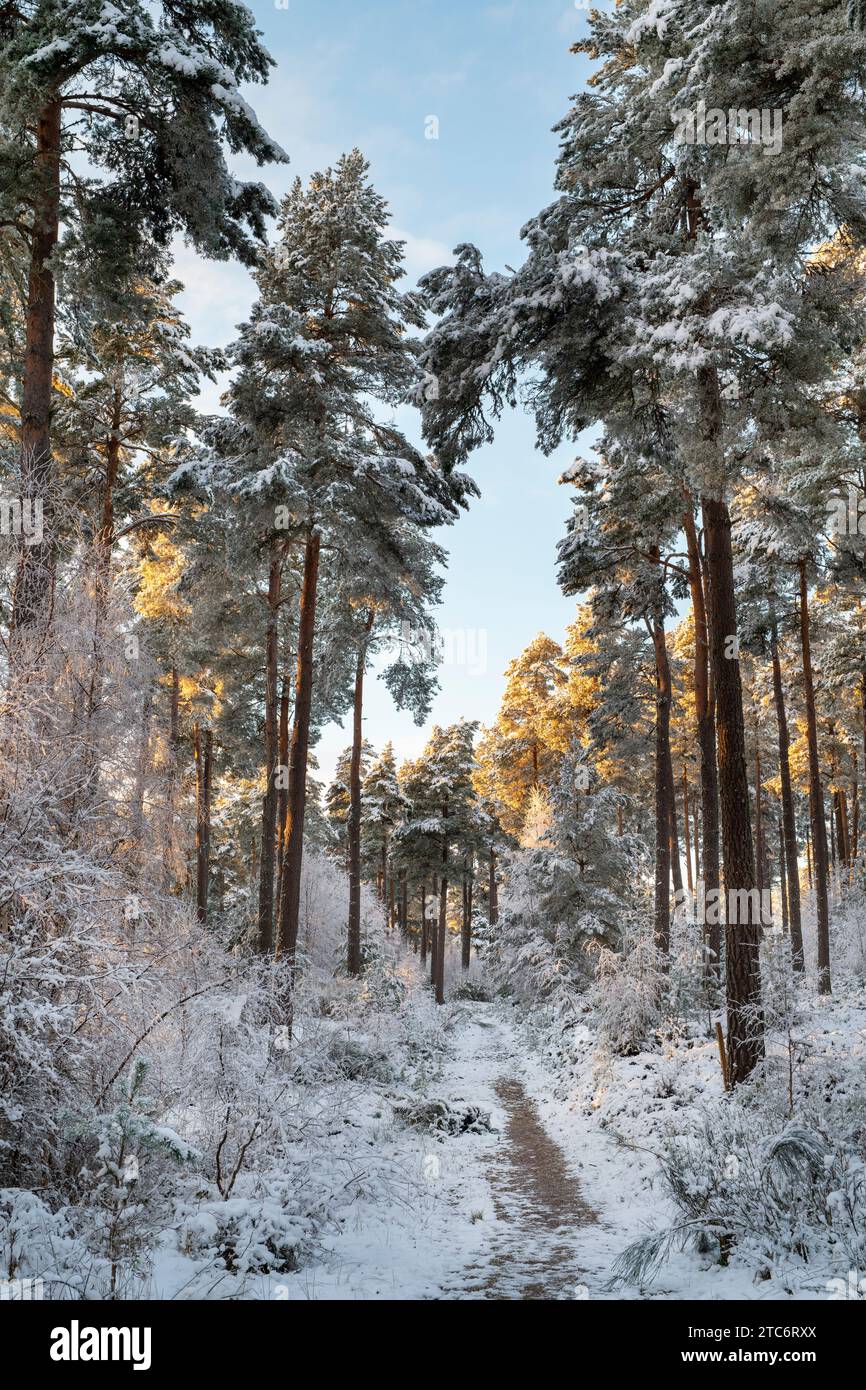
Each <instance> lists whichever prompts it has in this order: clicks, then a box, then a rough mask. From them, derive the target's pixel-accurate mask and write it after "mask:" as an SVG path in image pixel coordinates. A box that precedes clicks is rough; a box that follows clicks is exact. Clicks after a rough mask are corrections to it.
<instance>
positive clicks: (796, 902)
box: [770, 598, 805, 971]
mask: <svg viewBox="0 0 866 1390" xmlns="http://www.w3.org/2000/svg"><path fill="white" fill-rule="evenodd" d="M770 656H771V659H772V665H773V700H774V703H775V706H776V729H777V732H778V740H779V780H780V782H781V784H782V827H783V831H784V845H785V869H786V873H785V878H786V880H787V890H788V919H789V922H790V930H791V960H792V963H793V966H794V969H795V970H797V971H802V970H804V969H805V964H804V957H803V925H802V919H801V916H800V870H799V865H798V862H797V861H798V857H799V856H798V850H797V822H796V817H795V815H794V794H793V792H792V790H791V758H790V738H789V735H788V716H787V714H786V712H785V692H784V689H783V687H782V665H781V662H780V661H779V635H778V628H777V624H776V613H775V608H774V606H773V602H772V598H771V602H770Z"/></svg>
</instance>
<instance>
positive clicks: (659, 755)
mask: <svg viewBox="0 0 866 1390" xmlns="http://www.w3.org/2000/svg"><path fill="white" fill-rule="evenodd" d="M653 553H654V554H657V553H658V552H657V551H656V552H653ZM651 633H652V639H653V650H654V652H655V665H656V747H655V755H656V756H655V802H656V804H655V817H656V850H655V931H654V936H655V944H656V947H657V949H658V950H659V951H660V952H661V954H662V956H663V957H665V958H666V957H667V956H668V955H669V953H670V947H671V902H670V895H671V882H670V879H671V812H670V766H671V761H670V718H671V676H670V665H669V663H668V654H667V646H666V644H665V630H664V623H663V621H662V619H661V617H660V616H659V615H658V614H654V615H653V620H652V627H651Z"/></svg>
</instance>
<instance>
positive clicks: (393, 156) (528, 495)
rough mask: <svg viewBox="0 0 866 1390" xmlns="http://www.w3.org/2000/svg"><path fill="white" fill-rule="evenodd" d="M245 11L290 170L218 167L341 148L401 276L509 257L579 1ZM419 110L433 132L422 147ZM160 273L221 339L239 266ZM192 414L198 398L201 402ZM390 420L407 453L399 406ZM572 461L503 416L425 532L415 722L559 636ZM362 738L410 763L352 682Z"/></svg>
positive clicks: (343, 733) (446, 712)
mask: <svg viewBox="0 0 866 1390" xmlns="http://www.w3.org/2000/svg"><path fill="white" fill-rule="evenodd" d="M603 7H604V0H598V3H596V8H603ZM250 8H251V9H252V11H253V13H254V14H255V16H256V19H257V22H258V24H259V27H260V28H261V29H262V31H263V33H264V35H265V40H266V43H267V46H268V48H269V49H270V51H271V53H272V55H273V57H274V58H275V59H276V61H277V67H276V69H275V71H274V76H273V78H272V81H271V84H270V86H269V87H267V88H264V89H259V88H253V89H251V91H250V93H249V96H250V100H251V102H252V104H253V106H254V107H255V109H256V111H257V113H258V115H259V118H260V120H261V121H262V123H263V124H264V125H265V126H266V128H267V129H268V131H269V132H270V134H271V135H272V136H273V137H274V138H275V139H276V140H277V141H278V142H279V143H280V145H282V147H283V148H284V149H285V150H286V151H287V153H288V154H289V156H290V160H291V163H290V165H289V166H288V167H282V168H280V167H276V168H273V169H269V170H266V171H264V174H262V173H256V174H253V167H252V166H251V165H250V164H249V163H245V162H244V161H236V162H235V163H234V164H233V166H232V167H233V168H234V169H235V170H236V172H238V173H239V174H240V175H241V176H243V177H249V176H255V177H259V178H262V177H264V180H265V182H267V183H268V184H269V186H270V187H271V188H272V189H273V191H274V192H275V193H276V194H277V195H278V196H279V195H281V194H282V193H283V192H284V190H285V189H286V187H287V185H288V183H289V181H290V180H291V179H293V178H294V177H295V176H296V175H299V176H300V177H301V178H302V179H305V178H306V177H307V176H308V175H309V174H311V173H312V172H313V171H314V170H316V169H320V168H323V167H325V166H326V165H328V164H332V163H333V162H334V161H335V160H336V159H337V158H338V157H339V155H340V154H341V153H343V152H344V151H345V150H348V149H351V148H352V147H353V146H355V145H357V146H358V147H359V148H360V149H361V150H362V151H363V153H364V154H365V156H366V157H367V159H368V160H369V161H370V165H371V170H370V176H371V178H372V181H373V183H374V184H375V186H376V188H377V189H378V191H379V192H380V193H381V194H382V195H383V196H384V197H385V198H386V199H387V200H388V202H389V204H390V207H391V210H392V215H393V228H394V232H395V235H397V236H399V237H400V238H401V239H402V240H404V241H405V242H406V259H407V273H408V277H409V279H410V281H411V282H412V283H414V282H415V281H416V280H417V278H418V276H419V275H422V274H424V272H425V271H427V270H430V269H432V268H433V267H435V266H437V265H442V264H444V263H446V262H448V261H450V260H451V259H452V256H451V252H452V249H453V247H454V246H456V245H457V244H458V243H460V242H462V241H471V242H474V243H475V244H476V245H478V246H479V247H480V248H481V250H482V252H483V254H484V259H485V264H486V266H487V267H488V268H489V269H503V268H504V267H505V266H506V265H512V266H516V265H518V264H519V263H520V261H521V260H522V259H523V248H522V245H521V242H520V237H519V232H520V228H521V227H522V226H523V224H524V223H525V222H526V221H527V220H528V219H529V218H530V217H532V216H534V215H535V213H537V212H538V211H539V210H540V209H541V208H542V207H543V206H545V205H546V204H547V203H548V202H550V201H552V198H553V176H554V159H555V154H556V147H557V140H556V136H555V135H554V134H553V133H552V130H551V127H552V126H553V124H554V123H555V122H556V121H557V120H558V119H559V118H560V117H561V116H563V115H564V114H565V112H566V110H567V107H568V104H569V97H570V96H571V95H573V94H574V92H576V91H577V90H579V89H580V88H581V87H582V86H583V82H584V79H585V76H586V73H587V71H588V68H587V63H586V60H585V59H584V58H583V57H576V56H574V55H572V54H570V53H569V51H568V50H569V46H570V44H571V43H573V42H574V41H575V40H576V39H577V38H579V37H580V36H581V35H582V34H583V33H585V31H586V10H585V9H584V8H578V7H577V6H576V5H575V4H574V3H573V0H511V3H506V4H498V5H485V4H478V3H472V0H411V3H410V0H404V2H403V3H397V0H327V3H325V2H323V0H289V3H288V5H286V6H284V5H283V4H282V3H281V0H256V2H255V3H252V4H251V5H250ZM431 117H435V118H436V121H437V122H438V139H428V138H426V134H427V132H429V131H430V130H431V129H433V128H435V127H434V126H433V123H432V122H431V121H430V118H431ZM176 274H177V276H178V278H179V279H181V280H183V281H184V283H185V284H186V287H187V288H186V293H185V294H184V296H183V298H182V301H181V302H182V305H183V308H184V310H185V312H186V314H187V316H188V318H189V321H190V323H191V325H192V329H193V335H194V338H195V340H196V341H197V342H200V343H204V344H208V345H214V346H215V345H222V344H225V343H228V342H230V341H231V340H232V338H233V336H234V328H235V325H236V324H238V323H239V322H241V321H242V320H243V319H244V318H245V317H246V316H247V314H248V312H249V308H250V305H251V303H252V300H253V297H254V286H253V284H252V281H251V280H250V278H249V276H248V275H247V273H246V272H245V271H244V270H243V269H242V268H241V267H238V266H233V265H221V264H214V263H212V262H206V261H203V260H202V259H201V258H200V257H197V256H196V255H194V254H193V253H192V252H188V251H186V250H181V252H180V254H179V257H178V261H177V265H176ZM206 404H207V406H208V407H209V408H210V407H213V406H215V404H216V402H215V399H214V396H213V394H212V395H211V396H210V397H209V398H207V399H206ZM400 423H401V425H402V426H403V428H404V429H405V431H406V433H407V434H408V435H409V436H410V438H412V439H413V440H415V441H416V442H420V437H419V431H418V420H417V416H416V414H415V413H414V412H413V411H411V410H406V411H404V412H401V416H400ZM580 451H581V446H580V445H569V446H566V447H564V448H562V449H560V450H559V451H558V453H557V454H556V455H555V456H553V457H551V458H547V459H546V458H544V457H543V456H542V455H540V454H539V453H537V452H536V450H535V447H534V428H533V422H532V420H531V419H530V418H529V417H526V416H523V415H521V414H518V413H516V414H512V415H510V416H509V417H508V418H506V419H504V420H503V422H502V424H501V426H500V428H499V430H498V432H497V437H496V441H495V443H494V445H493V446H492V447H489V448H484V449H482V450H480V451H479V452H478V453H477V454H476V455H475V456H474V458H473V459H472V461H471V463H470V465H469V470H468V471H469V472H470V473H471V474H472V475H473V476H474V478H475V479H476V481H477V483H478V484H479V486H480V489H481V493H482V495H481V498H480V499H479V500H476V501H475V502H474V503H473V504H472V506H471V509H470V511H469V512H468V514H464V515H463V516H462V517H461V519H460V520H459V521H458V522H457V523H456V525H454V526H452V527H450V528H448V529H447V530H445V531H443V532H442V533H440V535H439V539H440V540H441V542H442V544H443V545H444V546H445V547H446V549H447V550H448V551H449V553H450V563H449V567H448V582H447V586H446V591H445V600H444V603H443V604H442V605H441V607H440V608H439V609H437V610H436V620H437V623H438V625H439V627H440V629H442V630H443V631H444V633H445V635H446V637H447V639H448V642H449V646H450V648H451V650H452V655H453V658H454V659H453V660H452V661H450V662H449V663H447V664H446V665H445V666H444V667H443V668H442V669H441V672H440V685H441V691H440V694H439V695H438V697H437V699H436V701H435V704H434V707H433V710H432V714H431V717H430V723H433V722H436V723H440V724H447V723H451V722H452V721H454V720H456V719H458V718H460V716H461V715H463V716H465V717H466V718H468V719H480V720H481V721H482V723H486V722H489V721H490V720H491V719H492V718H493V716H494V715H495V713H496V709H497V707H498V704H499V700H500V698H501V694H502V687H503V679H502V673H503V671H504V670H505V667H506V665H507V664H508V662H509V661H510V660H511V658H512V657H514V656H516V655H517V654H518V653H519V652H520V651H521V650H522V648H523V647H524V646H525V645H526V644H527V642H529V641H530V640H531V638H532V637H534V636H535V634H536V633H537V632H538V631H540V630H542V629H543V630H545V631H546V632H548V633H550V635H551V636H553V637H555V638H557V639H559V638H561V637H562V634H563V632H564V629H565V626H566V624H567V623H568V621H569V620H570V618H571V616H572V615H573V612H574V606H575V605H574V601H573V600H571V599H565V598H563V596H562V595H561V594H560V592H559V589H558V587H557V584H556V573H555V547H556V542H557V540H558V539H559V538H560V536H561V535H562V534H563V533H564V529H565V520H566V517H567V515H568V512H569V497H568V490H567V489H566V488H562V487H557V485H556V478H557V476H558V474H559V473H560V472H561V471H562V469H563V467H564V466H565V464H567V463H568V462H570V461H571V459H572V458H573V457H574V455H575V454H576V453H578V452H580ZM348 727H349V726H348V723H347V724H346V726H345V727H344V728H340V727H339V726H332V727H330V728H328V729H326V730H325V732H324V734H323V736H322V738H321V740H320V742H319V745H318V747H317V750H316V751H317V756H318V758H319V760H320V763H321V773H320V775H321V776H323V777H325V778H326V779H327V778H328V777H330V774H331V771H332V769H333V765H334V761H335V759H336V757H337V755H338V754H339V752H340V751H341V750H342V749H343V748H344V747H345V746H346V744H347V743H348V741H349V734H348ZM365 736H366V737H367V738H368V739H369V741H370V742H371V743H372V744H373V746H374V747H375V748H376V749H379V748H381V746H382V744H383V743H384V742H385V741H386V740H387V739H389V738H390V739H393V741H394V745H395V749H396V752H397V756H398V759H400V758H403V757H412V756H415V755H416V754H417V753H418V752H419V751H420V749H421V747H422V746H423V744H424V741H425V739H426V732H425V730H423V729H417V728H416V727H415V725H414V724H413V722H412V720H411V718H410V717H409V716H408V715H405V714H401V713H400V712H399V711H396V710H395V709H394V707H393V705H392V703H391V700H390V697H389V696H388V692H387V690H386V689H385V686H384V685H383V684H382V682H380V681H378V680H376V679H374V678H370V679H369V680H368V684H367V698H366V719H365Z"/></svg>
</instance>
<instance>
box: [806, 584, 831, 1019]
mask: <svg viewBox="0 0 866 1390" xmlns="http://www.w3.org/2000/svg"><path fill="white" fill-rule="evenodd" d="M799 570H800V644H801V648H802V657H803V692H804V697H805V702H806V735H807V743H808V748H809V805H810V811H811V820H812V854H813V859H814V865H815V916H816V920H817V935H818V992H819V993H820V994H829V993H830V903H829V897H828V882H827V879H828V874H827V823H826V821H825V819H824V788H823V786H822V785H821V766H820V763H819V761H818V721H817V717H816V714H815V685H814V680H813V677H812V644H811V637H810V633H809V599H808V586H807V583H806V560H805V558H802V559H801V560H800V563H799Z"/></svg>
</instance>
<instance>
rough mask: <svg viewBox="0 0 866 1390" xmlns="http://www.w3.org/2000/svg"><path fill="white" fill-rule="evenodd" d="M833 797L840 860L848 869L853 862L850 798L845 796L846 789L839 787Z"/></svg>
mask: <svg viewBox="0 0 866 1390" xmlns="http://www.w3.org/2000/svg"><path fill="white" fill-rule="evenodd" d="M833 797H834V801H835V809H836V843H837V844H838V846H839V858H840V860H841V862H842V864H843V865H844V866H845V868H846V869H847V867H848V865H849V864H850V862H851V844H850V839H849V835H848V798H847V796H846V795H845V788H844V787H842V786H840V787H837V789H836V791H835V792H834V794H833Z"/></svg>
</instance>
